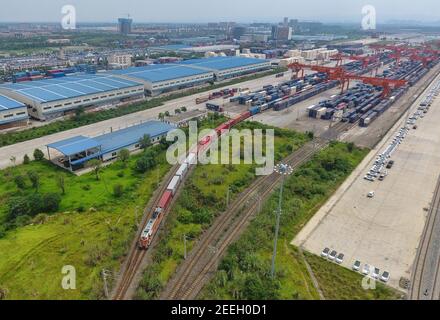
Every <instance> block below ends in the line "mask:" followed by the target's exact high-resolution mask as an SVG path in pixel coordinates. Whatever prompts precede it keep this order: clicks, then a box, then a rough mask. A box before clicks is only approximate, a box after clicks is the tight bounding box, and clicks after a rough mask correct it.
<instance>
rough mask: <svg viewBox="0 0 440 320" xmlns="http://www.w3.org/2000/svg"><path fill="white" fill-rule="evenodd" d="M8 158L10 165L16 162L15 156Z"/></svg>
mask: <svg viewBox="0 0 440 320" xmlns="http://www.w3.org/2000/svg"><path fill="white" fill-rule="evenodd" d="M9 160H11V162H12V165H13V166H14V167H15V163H16V162H17V158H16V157H14V156H12V157H11V158H9Z"/></svg>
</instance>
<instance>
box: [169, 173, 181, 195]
mask: <svg viewBox="0 0 440 320" xmlns="http://www.w3.org/2000/svg"><path fill="white" fill-rule="evenodd" d="M179 183H180V176H174V177H173V179H171V182H170V184H169V185H168V187H167V190H170V191H171V193H172V194H173V195H174V194H175V193H176V190H177V187H178V186H179Z"/></svg>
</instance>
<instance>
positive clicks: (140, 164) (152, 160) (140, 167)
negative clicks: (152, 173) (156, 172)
mask: <svg viewBox="0 0 440 320" xmlns="http://www.w3.org/2000/svg"><path fill="white" fill-rule="evenodd" d="M156 163H157V162H156V153H155V152H154V151H152V150H147V151H146V152H145V153H144V154H143V155H142V157H141V158H139V159H138V160H137V161H136V166H135V168H136V171H138V172H140V173H144V172H146V171H147V170H149V169H152V168H154V166H155V165H156Z"/></svg>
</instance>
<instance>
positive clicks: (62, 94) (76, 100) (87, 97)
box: [0, 74, 144, 120]
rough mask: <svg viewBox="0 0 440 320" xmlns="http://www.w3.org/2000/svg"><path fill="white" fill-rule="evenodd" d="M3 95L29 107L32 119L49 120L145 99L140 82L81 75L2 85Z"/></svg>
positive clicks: (0, 89) (107, 76)
mask: <svg viewBox="0 0 440 320" xmlns="http://www.w3.org/2000/svg"><path fill="white" fill-rule="evenodd" d="M0 93H1V94H3V95H6V96H7V97H9V98H12V99H14V100H17V101H19V102H21V103H23V104H25V105H26V106H27V109H28V113H29V115H30V116H32V117H33V118H36V119H39V120H48V119H52V118H56V117H60V116H63V115H65V114H68V113H69V112H73V111H74V110H75V109H77V108H78V107H84V108H91V107H96V106H100V105H104V104H107V103H115V102H116V103H118V102H124V101H130V100H133V99H137V98H141V97H144V86H143V85H142V84H141V83H138V82H134V81H131V80H127V79H122V78H119V77H115V76H112V75H109V74H100V75H97V74H96V75H94V74H82V75H72V76H65V77H61V78H53V79H44V80H39V81H28V82H21V83H9V84H4V85H0Z"/></svg>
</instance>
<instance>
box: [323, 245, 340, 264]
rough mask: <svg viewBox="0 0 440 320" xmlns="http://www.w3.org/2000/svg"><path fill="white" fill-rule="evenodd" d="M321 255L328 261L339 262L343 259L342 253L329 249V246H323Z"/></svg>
mask: <svg viewBox="0 0 440 320" xmlns="http://www.w3.org/2000/svg"><path fill="white" fill-rule="evenodd" d="M321 257H323V258H327V259H329V260H330V261H334V262H336V263H338V264H341V263H342V262H343V261H344V254H343V253H339V254H338V252H337V251H336V250H330V248H324V250H322V252H321Z"/></svg>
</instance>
